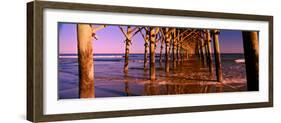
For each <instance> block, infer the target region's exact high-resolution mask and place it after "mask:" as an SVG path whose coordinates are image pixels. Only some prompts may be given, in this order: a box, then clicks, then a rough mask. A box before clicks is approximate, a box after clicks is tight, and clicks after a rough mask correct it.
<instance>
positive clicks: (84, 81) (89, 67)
mask: <svg viewBox="0 0 281 123" xmlns="http://www.w3.org/2000/svg"><path fill="white" fill-rule="evenodd" d="M92 35H93V30H92V26H91V25H90V24H77V39H78V43H77V45H78V65H79V98H93V97H94V96H95V94H94V93H95V92H94V63H93V47H92V40H93V37H92Z"/></svg>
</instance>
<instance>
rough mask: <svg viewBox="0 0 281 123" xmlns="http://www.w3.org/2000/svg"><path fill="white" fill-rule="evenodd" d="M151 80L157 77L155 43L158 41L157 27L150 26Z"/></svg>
mask: <svg viewBox="0 0 281 123" xmlns="http://www.w3.org/2000/svg"><path fill="white" fill-rule="evenodd" d="M149 39H150V45H149V47H150V80H155V79H156V68H155V43H156V28H150V36H149Z"/></svg>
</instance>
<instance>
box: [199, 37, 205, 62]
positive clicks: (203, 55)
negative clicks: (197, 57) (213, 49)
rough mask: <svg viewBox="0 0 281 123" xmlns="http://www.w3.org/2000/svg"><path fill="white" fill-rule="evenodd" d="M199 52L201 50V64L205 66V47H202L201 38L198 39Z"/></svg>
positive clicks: (202, 41)
mask: <svg viewBox="0 0 281 123" xmlns="http://www.w3.org/2000/svg"><path fill="white" fill-rule="evenodd" d="M200 50H201V57H202V62H203V64H204V65H205V62H206V61H205V60H206V58H205V56H206V51H205V47H204V40H203V38H201V39H200Z"/></svg>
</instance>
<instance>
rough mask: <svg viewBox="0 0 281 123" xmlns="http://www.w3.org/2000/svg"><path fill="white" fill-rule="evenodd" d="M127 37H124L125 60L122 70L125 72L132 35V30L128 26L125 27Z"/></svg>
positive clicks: (127, 65) (127, 66)
mask: <svg viewBox="0 0 281 123" xmlns="http://www.w3.org/2000/svg"><path fill="white" fill-rule="evenodd" d="M127 28H128V29H127V37H126V40H125V42H126V44H125V62H124V72H125V73H127V72H128V70H129V53H130V44H131V39H130V37H132V32H133V29H132V28H131V27H130V26H128V27H127Z"/></svg>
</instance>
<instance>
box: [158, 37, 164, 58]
mask: <svg viewBox="0 0 281 123" xmlns="http://www.w3.org/2000/svg"><path fill="white" fill-rule="evenodd" d="M163 44H164V40H163V39H161V46H160V56H159V57H160V58H159V61H160V63H161V62H162V61H163V59H162V57H163V56H162V54H163V48H164V46H163Z"/></svg>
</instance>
